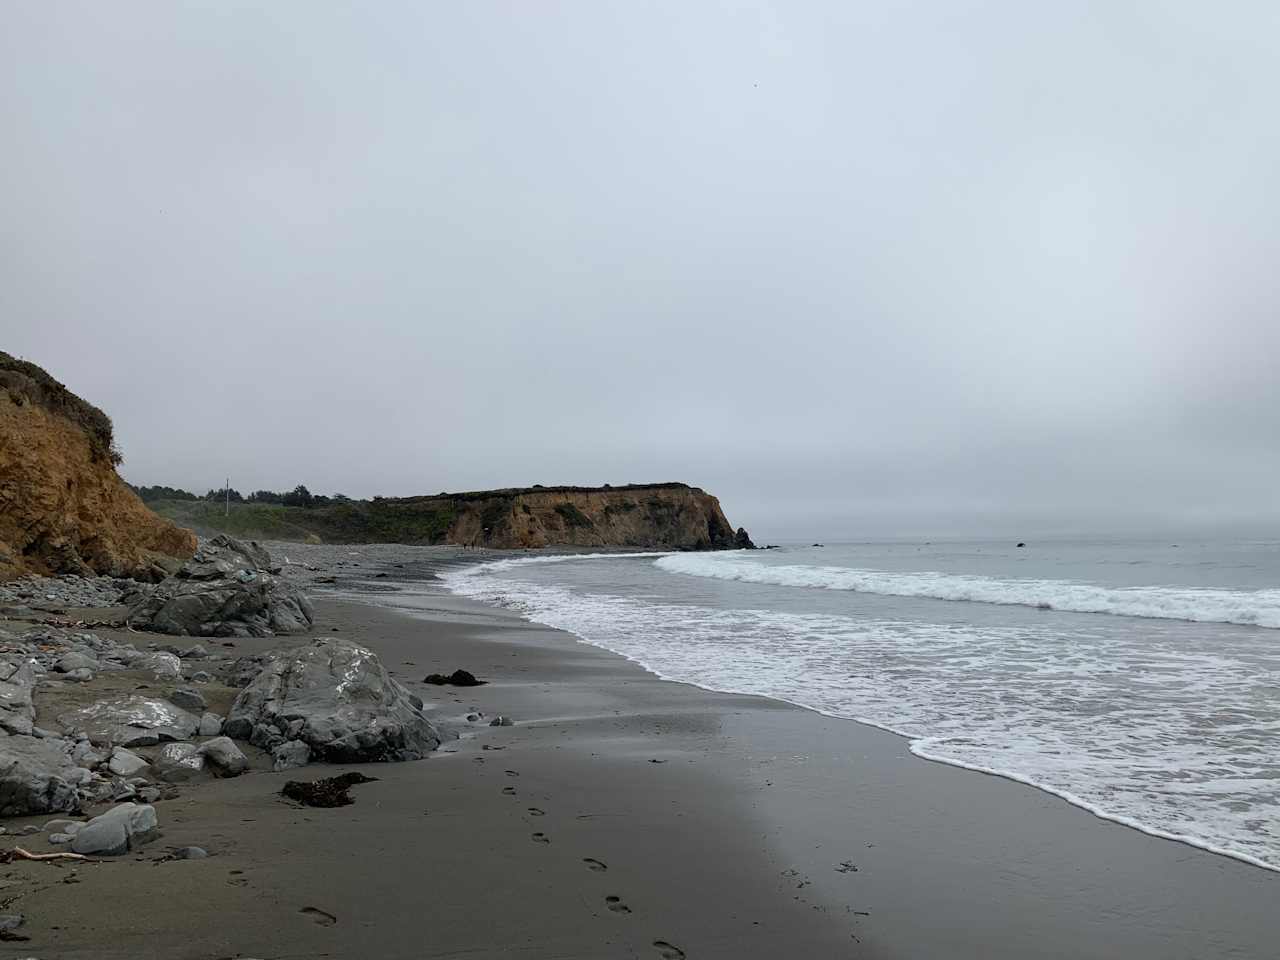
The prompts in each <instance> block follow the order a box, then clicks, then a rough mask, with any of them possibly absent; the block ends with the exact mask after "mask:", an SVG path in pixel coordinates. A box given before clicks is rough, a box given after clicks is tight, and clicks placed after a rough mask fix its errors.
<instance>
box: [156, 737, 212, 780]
mask: <svg viewBox="0 0 1280 960" xmlns="http://www.w3.org/2000/svg"><path fill="white" fill-rule="evenodd" d="M152 767H153V768H154V769H155V772H156V776H158V777H159V778H160V779H161V780H165V781H167V782H169V783H181V782H182V781H183V780H190V779H191V778H192V777H194V776H195V775H196V774H198V773H200V772H201V771H202V770H203V769H204V754H203V753H201V752H200V748H199V747H197V746H196V745H195V744H194V743H166V744H165V745H164V746H163V747H161V749H160V753H159V754H158V755H157V756H156V759H155V762H154V763H153V764H152Z"/></svg>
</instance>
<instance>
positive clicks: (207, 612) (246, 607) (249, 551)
mask: <svg viewBox="0 0 1280 960" xmlns="http://www.w3.org/2000/svg"><path fill="white" fill-rule="evenodd" d="M278 573H279V567H276V566H273V565H272V563H271V557H270V555H269V554H268V553H267V551H266V550H264V549H262V547H260V546H258V544H257V543H255V542H253V541H249V542H247V543H243V542H241V541H239V540H234V539H232V538H231V537H228V536H217V537H214V538H213V539H212V540H210V541H209V542H208V543H206V544H204V545H203V546H202V547H201V548H200V549H199V550H197V551H196V554H195V556H194V557H192V558H191V559H190V560H189V561H187V562H186V563H185V564H183V565H182V568H181V569H180V570H178V572H177V573H176V574H174V575H173V576H172V577H169V578H168V579H167V580H164V581H163V582H161V583H159V584H157V585H156V588H155V589H154V590H153V591H152V592H151V593H150V594H149V595H148V596H146V597H144V598H143V599H142V600H141V601H139V602H138V603H137V604H136V605H135V606H134V607H133V608H132V609H131V610H130V611H129V618H128V621H129V623H130V624H131V625H132V626H135V627H141V628H142V629H144V630H154V631H156V632H159V633H169V634H179V635H188V636H200V637H269V636H272V635H274V634H277V633H296V632H298V631H301V630H305V629H307V627H309V626H310V625H311V622H312V619H313V618H314V613H313V611H312V608H311V602H310V601H309V600H308V599H307V598H306V596H305V595H304V594H303V593H302V592H301V591H300V590H299V589H298V588H297V587H296V586H295V585H294V584H292V583H289V582H288V581H286V580H282V579H281V578H280V577H278V576H277V574H278Z"/></svg>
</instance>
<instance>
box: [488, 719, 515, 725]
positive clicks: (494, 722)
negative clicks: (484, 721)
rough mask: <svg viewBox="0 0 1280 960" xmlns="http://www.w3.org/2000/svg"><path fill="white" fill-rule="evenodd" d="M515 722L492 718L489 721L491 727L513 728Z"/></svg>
mask: <svg viewBox="0 0 1280 960" xmlns="http://www.w3.org/2000/svg"><path fill="white" fill-rule="evenodd" d="M515 725H516V722H515V721H514V720H512V719H511V718H510V717H494V718H493V719H492V720H490V721H489V726H491V727H514V726H515Z"/></svg>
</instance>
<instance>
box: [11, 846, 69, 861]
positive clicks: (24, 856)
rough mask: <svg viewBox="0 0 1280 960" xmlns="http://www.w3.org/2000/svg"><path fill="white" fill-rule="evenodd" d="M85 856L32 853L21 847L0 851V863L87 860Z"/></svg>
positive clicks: (60, 853) (59, 853)
mask: <svg viewBox="0 0 1280 960" xmlns="http://www.w3.org/2000/svg"><path fill="white" fill-rule="evenodd" d="M88 859H89V858H88V857H86V856H82V855H81V854H78V853H62V852H60V851H59V852H55V853H32V852H31V851H30V850H25V849H23V848H22V847H14V848H13V849H12V850H4V851H0V863H12V862H13V861H14V860H34V861H36V862H43V861H50V860H88Z"/></svg>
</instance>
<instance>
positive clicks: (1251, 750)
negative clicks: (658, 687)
mask: <svg viewBox="0 0 1280 960" xmlns="http://www.w3.org/2000/svg"><path fill="white" fill-rule="evenodd" d="M444 580H445V584H446V586H447V587H448V588H449V589H450V590H451V591H453V592H455V593H457V594H460V595H463V596H467V597H472V598H475V599H479V600H482V601H485V602H489V603H496V604H500V605H503V606H507V607H511V608H514V609H516V610H518V611H519V612H520V613H522V614H523V615H525V616H527V617H528V618H529V619H531V620H534V621H537V622H539V623H543V624H547V625H549V626H553V627H557V628H560V629H563V630H567V631H569V632H571V633H574V634H576V635H577V636H578V637H580V638H581V639H583V640H584V641H586V642H588V643H592V644H595V645H598V646H601V647H604V648H606V649H609V650H612V651H614V652H616V653H619V654H622V655H624V656H626V657H628V658H630V659H632V660H634V661H636V662H638V663H640V664H641V665H643V666H644V667H646V668H647V669H649V670H651V671H653V672H655V673H657V674H659V675H660V676H663V677H666V678H669V679H672V680H679V681H683V682H686V683H693V684H697V685H699V686H702V687H706V688H709V689H713V690H718V691H728V692H738V693H748V694H757V695H761V696H766V697H773V698H776V699H779V700H784V701H787V702H790V703H794V704H798V705H800V706H804V707H808V708H811V709H813V710H817V711H819V712H821V713H824V714H827V715H830V716H835V717H844V718H848V719H851V720H857V721H860V722H863V723H867V724H871V725H874V726H876V727H880V728H883V729H885V730H890V731H893V732H895V733H898V734H900V735H902V736H904V737H906V738H907V739H908V741H909V745H910V749H911V751H912V752H913V753H915V754H917V755H918V756H920V757H924V758H926V759H928V760H934V761H939V762H942V763H948V764H953V765H955V766H960V767H967V768H970V769H973V770H980V771H984V772H987V773H992V774H998V775H1000V776H1004V777H1008V778H1011V779H1014V780H1018V781H1021V782H1023V783H1027V784H1031V785H1033V786H1036V787H1039V788H1040V789H1043V790H1046V791H1049V792H1051V793H1054V794H1056V795H1058V796H1060V797H1062V798H1064V799H1065V800H1067V801H1069V802H1070V803H1073V804H1076V805H1078V806H1080V807H1083V808H1085V809H1086V810H1089V811H1091V812H1093V813H1095V814H1097V815H1098V816H1101V817H1105V818H1108V819H1110V820H1114V821H1117V822H1120V823H1124V824H1127V825H1129V826H1132V827H1135V828H1137V829H1139V830H1143V831H1146V832H1148V833H1151V834H1155V835H1157V836H1162V837H1168V838H1170V839H1177V840H1181V841H1184V842H1187V843H1190V844H1194V845H1196V846H1199V847H1203V848H1205V849H1208V850H1212V851H1215V852H1217V853H1222V854H1225V855H1228V856H1232V857H1236V858H1238V859H1241V860H1245V861H1248V862H1250V863H1254V864H1256V865H1258V866H1261V867H1265V868H1268V869H1273V870H1280V589H1278V588H1277V585H1280V543H1278V542H1225V541H1223V542H1182V541H1168V540H1161V541H1146V542H1144V541H1136V540H1134V541H1103V540H1097V541H1086V540H1073V541H1066V540H1061V541H1051V542H1029V543H1027V545H1026V546H1025V547H1021V548H1019V547H1017V546H1015V545H1014V544H1013V543H1003V542H1002V543H995V542H977V541H969V542H961V541H941V540H935V541H932V542H886V543H850V544H829V545H827V546H825V547H816V546H814V547H808V546H805V547H783V548H781V549H777V550H767V551H765V550H760V551H733V552H725V553H679V554H602V555H578V556H572V557H550V556H531V557H520V558H514V559H505V560H499V561H495V562H491V563H485V564H478V565H476V566H471V567H464V568H461V569H457V570H453V571H450V572H448V573H446V574H444Z"/></svg>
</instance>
